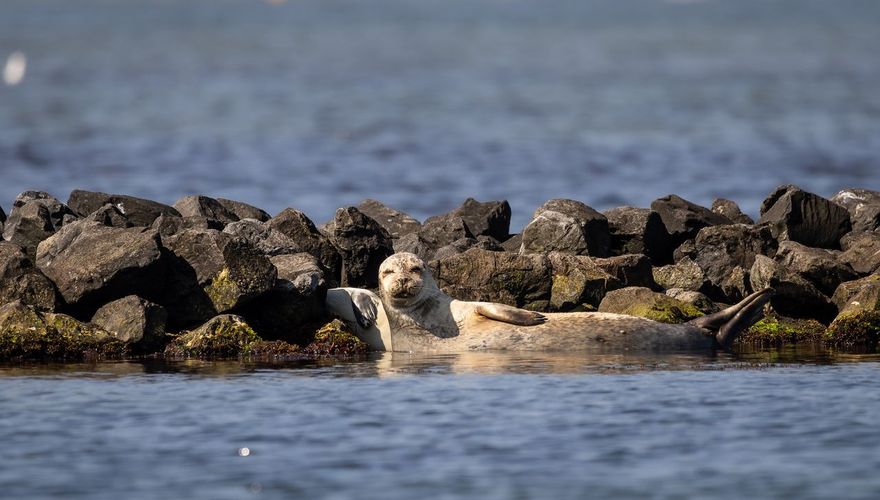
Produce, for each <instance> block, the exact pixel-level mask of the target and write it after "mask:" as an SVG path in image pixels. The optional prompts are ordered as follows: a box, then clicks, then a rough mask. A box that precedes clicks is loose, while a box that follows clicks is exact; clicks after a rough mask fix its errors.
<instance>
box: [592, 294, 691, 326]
mask: <svg viewBox="0 0 880 500" xmlns="http://www.w3.org/2000/svg"><path fill="white" fill-rule="evenodd" d="M599 312H606V313H616V314H628V315H630V316H640V317H642V318H648V319H651V320H654V321H659V322H661V323H684V322H686V321H689V320H692V319H694V318H698V317H700V316H702V315H703V313H702V311H700V310H699V309H698V308H697V307H696V306H694V305H693V304H689V303H687V302H683V301H681V300H678V299H674V298H672V297H670V296H668V295H665V294H662V293H657V292H654V291H651V290H650V289H648V288H644V287H627V288H621V289H619V290H614V291H611V292H608V293H607V294H606V295H605V298H604V299H602V303H601V304H599Z"/></svg>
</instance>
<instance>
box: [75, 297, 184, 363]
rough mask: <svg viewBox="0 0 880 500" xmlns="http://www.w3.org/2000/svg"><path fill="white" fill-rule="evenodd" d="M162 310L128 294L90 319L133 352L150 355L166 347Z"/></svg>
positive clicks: (163, 313) (165, 312) (156, 305)
mask: <svg viewBox="0 0 880 500" xmlns="http://www.w3.org/2000/svg"><path fill="white" fill-rule="evenodd" d="M167 320H168V312H167V311H166V310H165V308H164V307H162V306H160V305H158V304H154V303H152V302H150V301H148V300H145V299H142V298H140V297H138V296H137V295H129V296H127V297H123V298H121V299H117V300H114V301H113V302H110V303H108V304H104V305H103V306H101V308H100V309H98V310H97V312H95V315H94V316H92V324H93V325H96V326H98V327H100V328H103V329H104V330H106V331H108V332H110V333H112V334H113V335H114V336H115V337H116V338H117V339H119V340H121V341H123V342H125V343H127V344H129V345H130V346H131V347H132V350H133V351H140V352H152V351H154V350H156V349H158V348H160V347H162V346H163V345H164V344H165V322H166V321H167Z"/></svg>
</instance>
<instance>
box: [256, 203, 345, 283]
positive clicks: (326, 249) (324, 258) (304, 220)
mask: <svg viewBox="0 0 880 500" xmlns="http://www.w3.org/2000/svg"><path fill="white" fill-rule="evenodd" d="M265 224H266V227H268V228H270V229H275V230H278V231H280V232H281V233H283V234H284V235H286V236H287V237H288V238H290V239H291V240H293V241H294V242H296V244H297V245H299V247H300V248H301V249H302V251H303V252H308V253H310V254H312V255H314V256H315V257H317V258H318V261H319V262H320V263H321V265H322V266H323V267H324V270H325V271H326V272H327V278H328V279H329V280H332V281H335V282H338V280H339V275H340V270H341V268H342V258H341V257H340V255H339V251H338V250H337V249H336V247H335V246H334V245H333V243H332V242H331V241H330V238H329V237H327V236H326V235H324V234H322V233H321V232H320V231H318V228H317V227H315V223H314V222H312V220H311V219H309V218H308V217H306V214H304V213H302V212H300V211H299V210H294V209H292V208H285V209H284V210H282V211H281V213H279V214H278V215H276V216H275V217H272V218H271V219H269V221H268V222H266V223H265Z"/></svg>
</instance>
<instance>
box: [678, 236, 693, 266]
mask: <svg viewBox="0 0 880 500" xmlns="http://www.w3.org/2000/svg"><path fill="white" fill-rule="evenodd" d="M696 257H697V243H696V242H695V241H694V240H686V241H685V242H684V243H682V244H681V245H679V246H678V248H676V249H675V251H674V252H672V260H673V262H676V263H677V262H681V261H682V259H691V260H694V259H695V258H696Z"/></svg>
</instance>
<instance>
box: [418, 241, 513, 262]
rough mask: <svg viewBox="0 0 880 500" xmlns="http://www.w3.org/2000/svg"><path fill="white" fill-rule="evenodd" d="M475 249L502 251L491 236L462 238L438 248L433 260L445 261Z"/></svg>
mask: <svg viewBox="0 0 880 500" xmlns="http://www.w3.org/2000/svg"><path fill="white" fill-rule="evenodd" d="M475 247H476V248H482V249H483V250H491V251H493V252H503V251H504V249H503V248H501V246H500V245H499V244H498V242H497V241H496V240H495V238H493V237H491V236H477V237H476V238H462V239H460V240H455V241H453V242H452V243H450V244H448V245H446V246H443V247H440V248H438V249H437V251H436V252H434V256H433V259H435V260H439V259H445V258H446V257H452V256H453V255H458V254H460V253H462V252H465V251H467V250H468V249H469V248H475ZM412 253H415V252H412ZM416 255H418V254H416Z"/></svg>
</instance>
